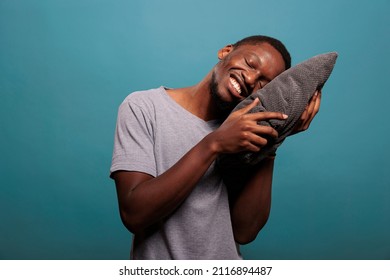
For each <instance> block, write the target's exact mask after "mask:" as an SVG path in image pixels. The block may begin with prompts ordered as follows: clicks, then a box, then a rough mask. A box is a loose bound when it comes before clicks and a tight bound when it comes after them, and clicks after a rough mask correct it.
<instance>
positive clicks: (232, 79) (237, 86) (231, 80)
mask: <svg viewBox="0 0 390 280" xmlns="http://www.w3.org/2000/svg"><path fill="white" fill-rule="evenodd" d="M230 82H231V83H232V85H233V87H234V88H235V89H236V90H237V92H238V93H240V94H241V87H240V84H239V83H237V81H236V80H235V79H234V78H230Z"/></svg>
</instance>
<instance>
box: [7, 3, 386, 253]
mask: <svg viewBox="0 0 390 280" xmlns="http://www.w3.org/2000/svg"><path fill="white" fill-rule="evenodd" d="M389 11H390V1H388V0H376V1H341V0H326V1H313V0H306V1H261V0H258V1H255V0H242V1H230V0H225V1H219V0H218V1H205V0H204V1H203V0H202V1H201V0H196V1H180V0H165V1H141V0H135V1H125V0H116V1H112V0H110V1H109V0H66V1H65V0H40V1H29V0H1V1H0V94H1V101H0V108H1V110H0V125H1V130H0V149H1V157H0V163H1V166H0V172H1V175H0V258H1V259H127V258H128V257H129V248H130V244H131V235H130V234H129V233H128V232H127V231H126V229H125V228H124V227H123V226H122V224H121V221H120V218H119V214H118V207H117V201H116V192H115V186H114V182H113V181H111V180H110V179H109V177H108V175H109V167H110V162H111V153H112V145H113V136H114V129H115V122H116V114H117V109H118V106H119V104H120V103H121V102H122V100H123V99H124V98H125V97H126V96H127V95H128V94H129V93H131V92H132V91H136V90H141V89H149V88H154V87H158V86H160V85H165V86H169V87H183V86H188V85H193V84H195V83H197V82H198V81H199V80H200V79H202V78H203V76H204V75H206V74H207V72H208V71H209V70H210V69H211V67H212V66H213V65H214V64H215V63H216V62H217V56H216V52H217V50H218V49H219V48H220V47H222V46H224V45H226V44H229V43H234V42H235V41H237V40H238V39H241V38H242V37H245V36H248V35H253V34H266V35H270V36H274V37H276V38H279V39H280V40H282V41H283V42H284V43H285V44H286V45H287V47H288V48H289V50H290V52H291V54H292V56H293V65H295V64H296V63H298V62H301V61H303V60H305V59H307V58H309V57H311V56H313V55H316V54H319V53H323V52H328V51H337V52H338V53H339V59H338V61H337V64H336V67H335V69H334V72H333V74H332V76H331V77H330V79H329V81H328V83H327V84H326V85H325V87H324V89H323V98H322V103H321V111H320V113H319V115H318V116H317V117H316V119H315V121H314V122H313V123H312V126H311V128H310V130H309V131H308V132H307V133H302V134H300V135H297V136H294V137H291V138H289V139H288V140H287V141H286V142H285V143H284V145H283V146H282V147H281V148H280V150H279V152H278V156H277V161H276V167H275V175H274V187H273V202H272V203H273V205H272V211H271V216H270V220H269V222H268V224H267V225H266V227H265V228H264V229H263V230H262V231H261V232H260V234H259V235H258V237H257V239H256V240H255V241H254V242H253V243H251V244H249V245H245V246H243V247H242V253H243V255H244V257H245V258H246V259H389V258H390V218H389V214H390V163H389V158H390V149H389V147H388V145H389V141H390V130H389V124H388V121H389V113H388V106H389V103H390V94H389V90H388V88H389V87H388V83H389V77H390V75H389V74H390V73H389V64H390V60H389V49H390V45H389V42H390V38H389V35H390V33H389V26H390V22H389V16H388V13H389Z"/></svg>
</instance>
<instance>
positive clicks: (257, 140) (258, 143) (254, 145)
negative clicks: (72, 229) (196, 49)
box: [245, 134, 268, 152]
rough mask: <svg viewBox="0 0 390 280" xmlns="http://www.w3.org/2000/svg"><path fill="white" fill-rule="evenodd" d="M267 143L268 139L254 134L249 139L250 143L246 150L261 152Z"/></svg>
mask: <svg viewBox="0 0 390 280" xmlns="http://www.w3.org/2000/svg"><path fill="white" fill-rule="evenodd" d="M267 143H268V140H267V139H266V138H264V137H261V136H259V135H256V134H253V135H251V136H250V137H248V141H247V142H246V145H245V149H247V150H251V151H255V152H257V151H260V150H261V148H262V147H264V146H265V145H267Z"/></svg>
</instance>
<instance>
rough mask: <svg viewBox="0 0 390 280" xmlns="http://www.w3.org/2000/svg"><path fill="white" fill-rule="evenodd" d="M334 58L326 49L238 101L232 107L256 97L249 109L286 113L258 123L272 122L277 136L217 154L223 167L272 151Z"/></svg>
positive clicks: (325, 76) (256, 159)
mask: <svg viewBox="0 0 390 280" xmlns="http://www.w3.org/2000/svg"><path fill="white" fill-rule="evenodd" d="M336 59H337V53H336V52H331V53H325V54H320V55H317V56H314V57H312V58H310V59H308V60H306V61H304V62H302V63H300V64H297V65H296V66H294V67H292V68H290V69H288V70H286V71H284V72H282V73H281V74H280V75H278V76H277V77H276V78H275V79H273V80H272V81H271V82H270V83H268V84H267V85H266V86H265V87H264V88H262V89H260V90H258V91H256V92H254V93H252V94H251V95H250V96H248V97H247V98H246V99H245V100H243V101H241V102H240V103H239V104H238V105H237V106H236V107H235V108H234V109H233V111H236V110H238V109H240V108H242V107H245V106H247V105H249V104H250V103H251V102H252V101H253V100H254V99H255V98H256V97H258V98H259V99H260V103H261V104H259V105H257V106H256V107H255V108H253V109H252V110H251V111H250V112H249V113H254V112H264V111H272V112H282V113H284V114H286V115H288V118H287V120H269V121H261V122H259V124H261V125H268V126H272V127H273V128H274V129H275V130H276V131H278V133H279V136H278V138H277V139H276V140H272V141H271V140H270V141H269V142H268V144H267V145H266V146H265V147H263V148H262V149H261V150H260V151H259V152H257V153H254V152H245V153H237V154H225V155H221V156H220V157H219V158H218V164H219V165H220V166H222V167H224V166H225V167H226V166H231V165H237V164H238V165H242V164H244V165H248V164H249V165H254V164H256V163H258V162H260V161H261V160H262V159H264V158H265V157H266V156H268V155H270V154H273V153H275V151H276V149H277V148H278V147H279V146H280V145H281V144H282V143H283V141H284V140H285V139H286V137H287V136H288V135H290V134H291V132H292V130H293V128H294V126H295V125H296V123H297V121H298V120H299V118H300V116H301V115H302V113H303V112H304V110H305V108H306V106H307V104H308V102H309V100H310V98H311V97H312V96H313V94H314V92H315V91H316V90H317V89H321V88H322V87H323V85H324V84H325V82H326V81H327V80H328V78H329V76H330V74H331V72H332V70H333V66H334V64H335V62H336Z"/></svg>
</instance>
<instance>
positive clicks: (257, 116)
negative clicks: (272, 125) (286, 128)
mask: <svg viewBox="0 0 390 280" xmlns="http://www.w3.org/2000/svg"><path fill="white" fill-rule="evenodd" d="M247 116H248V119H250V120H253V121H264V120H270V119H278V120H285V119H287V118H288V116H287V115H286V114H283V113H281V112H257V113H253V114H248V115H247Z"/></svg>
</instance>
